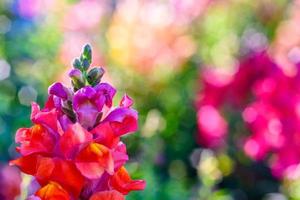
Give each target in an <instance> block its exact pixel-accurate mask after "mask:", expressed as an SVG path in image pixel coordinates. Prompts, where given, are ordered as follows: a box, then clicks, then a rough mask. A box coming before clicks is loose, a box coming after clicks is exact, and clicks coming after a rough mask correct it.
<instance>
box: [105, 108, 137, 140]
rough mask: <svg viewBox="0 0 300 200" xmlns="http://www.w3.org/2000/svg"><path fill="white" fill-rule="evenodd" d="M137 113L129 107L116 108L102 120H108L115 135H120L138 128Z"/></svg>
mask: <svg viewBox="0 0 300 200" xmlns="http://www.w3.org/2000/svg"><path fill="white" fill-rule="evenodd" d="M137 119H138V113H137V111H135V110H133V109H130V108H116V109H114V110H113V111H111V112H110V113H109V114H108V116H107V117H106V118H105V119H104V120H103V123H104V122H109V123H110V125H111V127H112V129H113V131H114V133H115V135H116V136H121V135H124V134H127V133H129V132H134V131H136V130H137V128H138V122H137Z"/></svg>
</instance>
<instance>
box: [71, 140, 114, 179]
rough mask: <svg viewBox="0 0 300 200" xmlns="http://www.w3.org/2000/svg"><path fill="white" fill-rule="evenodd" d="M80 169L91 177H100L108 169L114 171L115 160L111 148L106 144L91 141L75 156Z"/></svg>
mask: <svg viewBox="0 0 300 200" xmlns="http://www.w3.org/2000/svg"><path fill="white" fill-rule="evenodd" d="M75 163H76V167H77V168H78V170H79V171H80V172H81V173H82V174H83V175H84V176H85V177H87V178H89V179H96V178H100V177H101V176H102V175H103V173H104V172H105V171H106V172H108V173H109V174H112V173H113V172H114V162H113V158H112V154H111V152H110V150H109V149H108V148H107V147H105V146H104V145H101V144H98V143H90V144H89V145H88V146H86V147H85V148H84V149H82V150H81V151H80V152H79V153H78V155H77V156H76V158H75Z"/></svg>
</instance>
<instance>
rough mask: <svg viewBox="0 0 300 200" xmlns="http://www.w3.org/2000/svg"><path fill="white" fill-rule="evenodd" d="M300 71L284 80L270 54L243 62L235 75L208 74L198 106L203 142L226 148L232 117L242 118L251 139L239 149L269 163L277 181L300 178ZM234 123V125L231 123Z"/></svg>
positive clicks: (244, 138) (242, 139) (243, 139)
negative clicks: (278, 179)
mask: <svg viewBox="0 0 300 200" xmlns="http://www.w3.org/2000/svg"><path fill="white" fill-rule="evenodd" d="M299 67H300V66H299V65H298V66H297V73H296V75H295V76H293V77H289V76H287V75H285V74H284V72H283V71H282V67H280V66H278V64H277V63H275V62H274V61H273V60H272V59H271V58H270V57H269V55H268V54H267V53H266V52H256V53H254V54H253V55H250V56H248V57H247V58H245V59H243V60H242V61H241V62H240V64H239V66H238V68H237V70H236V72H235V73H234V74H231V75H225V74H221V73H218V72H216V71H213V70H207V71H204V72H203V74H202V75H203V76H202V79H201V82H202V84H203V88H202V91H201V92H200V93H199V96H198V101H197V112H198V127H199V140H200V141H201V142H202V144H203V145H204V146H206V147H210V148H222V147H224V145H226V143H227V142H226V140H227V133H228V127H234V125H232V124H230V126H229V125H228V123H229V121H228V120H226V118H225V117H224V115H223V113H224V112H222V111H224V110H226V113H227V114H228V115H230V114H233V115H235V116H236V113H240V114H241V115H240V117H241V118H242V120H243V121H244V125H245V127H246V128H247V129H248V132H249V133H250V136H248V135H247V136H246V135H243V134H242V133H237V134H239V135H240V137H239V139H240V140H239V141H236V142H237V143H236V144H237V146H241V145H239V144H241V143H242V144H243V149H244V151H245V153H246V154H247V155H248V156H249V157H250V158H252V159H254V160H264V159H266V160H267V162H268V164H269V166H270V168H271V170H272V173H273V175H274V176H275V177H278V178H299V177H300V176H299V172H300V171H299V166H300V145H299V144H300V143H299V141H300V126H299V124H300V111H299V108H300V95H299V94H300V87H299V86H300V71H299V69H300V68H299ZM230 123H233V122H230Z"/></svg>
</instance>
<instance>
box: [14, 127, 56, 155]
mask: <svg viewBox="0 0 300 200" xmlns="http://www.w3.org/2000/svg"><path fill="white" fill-rule="evenodd" d="M15 141H16V143H20V144H21V146H20V147H17V150H18V151H20V153H21V154H22V155H25V156H26V155H29V154H32V153H38V152H39V153H51V152H52V150H53V148H54V144H55V138H54V137H53V135H52V134H50V133H49V132H48V131H47V130H46V129H45V128H44V127H43V126H41V125H34V126H33V127H32V128H20V129H18V130H17V133H16V137H15Z"/></svg>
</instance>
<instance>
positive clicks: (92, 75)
mask: <svg viewBox="0 0 300 200" xmlns="http://www.w3.org/2000/svg"><path fill="white" fill-rule="evenodd" d="M104 72H105V71H104V69H103V68H102V67H96V68H93V69H91V70H90V71H89V73H88V75H87V81H88V83H89V84H90V85H92V86H95V85H97V84H98V83H100V81H101V78H102V76H103V75H104Z"/></svg>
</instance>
